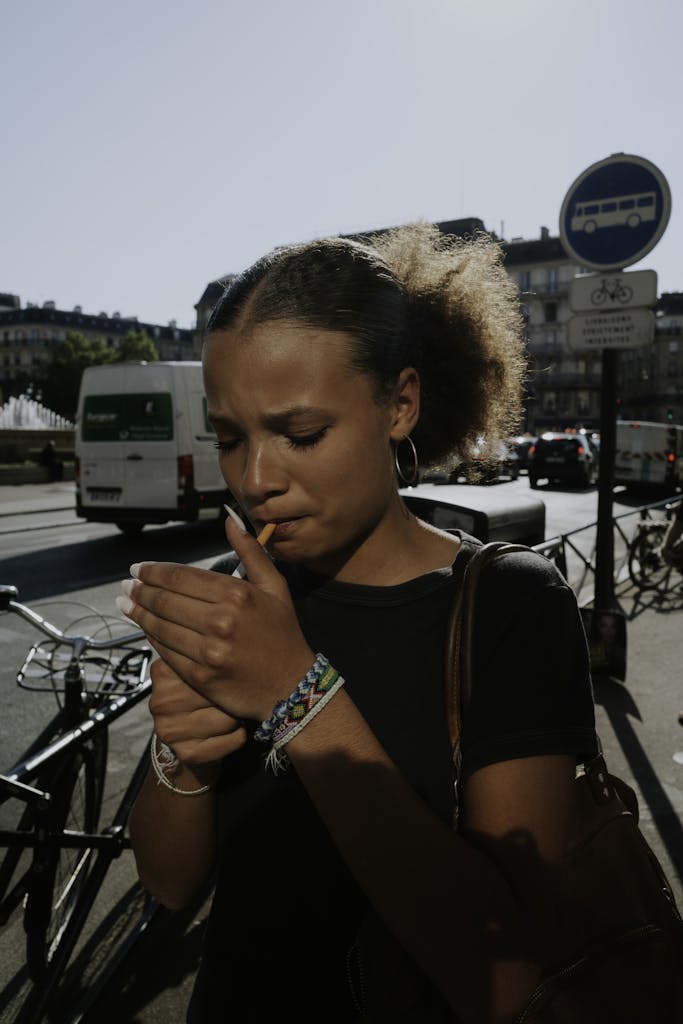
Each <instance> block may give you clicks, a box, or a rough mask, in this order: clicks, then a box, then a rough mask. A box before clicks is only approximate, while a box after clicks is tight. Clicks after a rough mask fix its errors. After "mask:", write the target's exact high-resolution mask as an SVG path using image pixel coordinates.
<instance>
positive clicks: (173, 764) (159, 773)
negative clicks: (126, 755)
mask: <svg viewBox="0 0 683 1024" xmlns="http://www.w3.org/2000/svg"><path fill="white" fill-rule="evenodd" d="M159 742H160V743H161V741H159ZM149 753H150V759H151V761H152V768H153V769H154V774H155V775H156V777H157V786H158V785H159V783H162V784H163V785H164V786H166V788H167V789H170V790H171V792H172V793H179V794H180V795H181V796H199V795H200V794H201V793H208V791H209V790H210V789H211V786H200V787H199V789H178V787H177V786H174V785H173V783H172V782H171V781H170V779H169V778H168V776H167V774H166V773H167V772H169V771H173V770H174V769H175V768H177V767H178V765H179V764H180V762H179V760H178V758H177V757H176V755H175V754H174V753H173V751H172V750H171V748H170V747H169V746H168V745H167V744H166V743H161V750H160V751H159V752H157V735H156V733H152V741H151V743H150V747H149Z"/></svg>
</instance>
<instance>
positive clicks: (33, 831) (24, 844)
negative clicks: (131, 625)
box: [0, 587, 158, 1024]
mask: <svg viewBox="0 0 683 1024" xmlns="http://www.w3.org/2000/svg"><path fill="white" fill-rule="evenodd" d="M15 597H16V590H15V589H14V588H10V587H0V609H6V610H9V611H13V612H16V613H17V614H19V615H20V616H21V617H22V618H23V619H25V620H26V621H28V622H30V623H31V624H32V625H34V626H35V627H36V628H38V629H39V630H40V631H41V632H42V633H43V634H44V635H46V636H48V637H50V638H51V639H52V640H55V641H56V642H58V643H64V644H68V645H69V646H70V647H71V652H72V653H71V657H70V659H69V662H68V664H67V665H66V668H65V670H64V675H63V680H64V688H63V693H64V701H63V704H62V706H61V707H60V709H59V710H58V712H57V713H56V715H54V716H53V718H52V719H51V721H50V722H49V723H48V724H47V726H46V727H45V728H44V729H43V730H42V731H41V733H40V735H39V736H38V737H36V739H35V740H33V742H32V743H31V744H30V745H29V747H28V748H27V749H26V751H25V752H24V753H23V754H22V756H21V757H20V759H19V760H18V761H17V762H16V763H15V764H14V765H13V766H12V767H11V768H10V769H9V770H8V771H7V772H6V773H4V774H0V804H4V803H6V802H7V801H8V800H10V799H15V800H18V801H20V802H21V803H23V804H24V805H25V807H26V808H27V809H28V808H30V810H31V815H30V819H29V821H30V828H20V829H2V830H0V848H4V849H6V850H7V851H8V856H7V857H5V858H4V859H3V860H2V862H0V923H3V924H4V923H5V922H6V921H7V920H8V918H9V916H10V914H12V913H13V912H14V910H15V909H16V908H17V907H18V906H19V905H20V904H21V903H22V901H23V900H24V898H25V897H26V896H29V894H30V893H31V892H32V889H33V886H34V885H36V884H37V885H39V884H40V874H41V871H42V870H43V866H44V865H45V864H46V863H49V862H50V859H51V858H54V857H55V851H59V850H78V851H82V852H83V856H82V857H81V858H79V861H78V863H79V867H78V872H79V877H80V878H81V879H82V881H81V882H80V883H79V884H80V886H81V887H80V888H79V890H78V892H77V898H76V899H75V901H74V903H73V908H72V910H71V911H70V914H69V916H68V919H66V920H65V921H64V920H58V922H57V924H58V929H57V932H56V939H55V940H54V945H53V946H52V947H51V955H50V957H49V958H47V959H46V963H45V967H44V968H43V969H42V970H41V972H40V974H39V976H38V977H37V978H35V977H34V979H33V984H32V987H31V990H30V992H29V994H28V997H27V999H26V1000H25V1002H24V1004H23V1006H22V1008H21V1010H20V1011H19V1013H20V1016H19V1018H18V1019H20V1020H21V1021H22V1024H39V1022H41V1021H42V1020H43V1015H44V1014H45V1012H46V1011H47V1010H48V1009H50V1007H51V1006H52V1004H53V1001H54V999H55V997H56V996H57V995H58V989H59V985H60V982H61V980H62V978H63V975H64V973H65V971H66V968H67V966H68V965H69V962H70V959H71V957H72V955H73V953H74V951H75V949H76V947H77V944H78V941H79V939H80V937H81V935H82V932H83V929H84V926H85V924H86V921H87V919H88V916H89V914H90V911H91V909H92V907H93V904H94V903H95V900H96V898H97V895H98V893H99V891H100V889H101V886H102V883H103V880H104V878H105V876H106V874H107V871H108V870H109V867H110V866H111V863H112V861H113V860H114V859H116V858H117V857H119V856H120V855H121V853H122V852H123V851H124V850H125V849H128V848H130V845H131V844H130V840H129V839H128V838H127V836H126V834H125V827H126V822H127V820H128V817H129V814H130V811H131V809H132V806H133V803H134V801H135V798H136V796H137V794H138V792H139V790H140V787H141V786H142V782H143V780H144V777H145V775H146V773H147V768H148V754H147V744H145V746H144V748H143V751H142V753H141V755H140V758H139V760H138V763H137V765H136V767H135V769H134V771H133V773H132V776H131V778H130V779H129V781H128V784H127V786H126V787H125V791H124V793H123V795H122V796H121V798H120V799H119V800H118V803H117V805H116V808H115V810H114V812H113V814H111V815H108V819H107V821H108V823H107V824H106V825H105V826H104V827H100V828H99V831H97V832H86V831H79V830H73V829H67V828H65V827H64V828H59V829H57V830H55V829H54V827H51V818H50V812H51V807H52V804H53V802H54V796H53V793H51V792H50V791H49V789H48V788H46V787H45V783H44V782H42V784H41V785H36V784H35V782H34V780H36V779H37V780H38V782H41V780H44V779H45V777H46V774H45V773H46V771H47V772H49V774H50V777H58V776H59V772H60V769H61V768H66V767H67V766H72V765H73V764H74V763H79V758H82V755H81V752H83V751H86V750H87V749H88V747H89V745H90V744H91V743H92V740H93V739H94V738H96V737H98V736H100V735H102V734H106V733H107V732H108V730H109V728H110V726H111V725H112V724H113V723H114V722H115V721H116V720H117V719H119V718H120V717H121V716H122V715H124V714H125V713H126V712H128V711H129V710H130V709H131V708H133V707H134V706H135V705H137V704H139V703H140V701H142V700H144V699H145V698H146V697H148V696H149V694H150V692H151V680H150V678H149V672H148V667H149V661H150V659H151V656H152V651H151V649H149V648H148V647H147V648H145V647H134V646H133V645H134V644H137V643H139V642H140V641H141V640H144V634H143V633H142V632H140V631H136V632H135V633H128V634H126V635H125V636H120V637H115V638H111V639H107V640H97V639H93V638H90V637H87V636H79V635H75V634H74V635H70V634H65V633H62V632H61V631H60V630H58V629H57V628H56V627H54V626H52V624H51V623H49V622H47V620H45V619H43V618H42V616H40V615H39V614H38V613H37V612H35V611H33V610H32V609H30V608H28V607H27V606H25V605H22V604H20V603H19V602H18V601H16V600H15ZM126 648H130V650H131V652H132V653H134V654H136V655H137V654H138V653H139V655H140V660H139V664H138V663H137V662H136V663H135V665H134V669H133V672H132V673H131V680H132V681H131V682H130V683H129V685H128V688H127V689H126V691H125V692H123V693H115V692H112V689H111V687H112V684H110V683H109V682H108V681H107V683H106V684H105V687H104V688H103V689H102V690H101V691H99V692H95V693H84V692H83V690H82V682H83V672H82V668H81V666H82V661H83V659H84V657H85V655H86V653H87V652H89V651H114V650H121V649H123V650H125V649H126ZM37 649H38V645H34V646H33V647H32V648H31V650H30V652H29V655H28V656H27V659H26V660H25V661H24V664H23V666H22V669H21V670H20V671H19V673H18V676H17V681H18V682H19V683H20V685H21V682H22V671H23V670H24V669H25V667H26V665H27V664H28V663H29V661H30V660H31V657H32V655H33V653H34V652H35V651H36V650H37ZM124 659H125V656H124ZM124 659H122V660H120V661H119V662H117V663H116V667H115V671H124V670H122V669H121V665H122V664H125V660H124ZM50 668H51V664H50ZM113 685H115V684H113ZM91 749H92V748H91ZM104 749H105V750H106V747H105V748H104ZM105 756H106V755H105ZM80 763H81V764H83V760H82V759H81V760H80ZM101 778H103V776H101ZM22 821H23V819H22ZM12 849H14V850H18V851H22V850H29V851H31V852H32V859H31V863H30V864H29V866H28V867H27V868H25V869H23V868H22V871H21V872H20V877H18V878H16V877H15V875H16V870H15V869H16V867H17V864H18V861H17V859H16V857H13V858H12V859H9V860H8V858H9V851H10V850H12ZM53 863H54V861H53ZM53 870H54V869H53ZM157 909H158V904H157V903H156V901H154V900H152V899H151V898H150V897H145V907H144V909H143V912H142V914H141V916H140V918H139V920H137V921H136V926H135V929H134V932H133V933H132V934H130V935H128V936H127V938H126V941H125V943H124V944H122V945H120V946H119V948H118V950H117V953H116V956H115V957H113V958H111V960H110V961H109V960H108V961H107V966H106V968H105V971H104V972H103V973H102V974H101V975H100V977H99V978H98V983H97V985H96V987H95V989H94V990H93V991H92V992H91V993H90V996H91V997H92V996H94V995H96V994H97V992H99V991H100V989H101V987H102V985H103V984H104V983H105V982H106V981H107V979H108V978H109V977H110V976H111V973H112V972H113V971H114V970H115V968H116V967H117V966H118V964H119V963H120V961H121V958H122V957H123V956H124V955H125V953H126V952H127V950H128V948H129V947H130V945H131V943H132V942H133V941H135V939H136V938H137V937H138V936H139V935H140V934H141V932H142V931H143V930H144V929H145V928H146V927H147V924H148V923H149V921H150V920H151V919H152V916H153V915H154V913H155V912H156V910H157ZM25 926H26V928H27V937H28V929H29V927H30V926H29V925H28V923H27V921H26V919H25ZM69 1012H70V1013H71V1006H70V1007H69ZM70 1019H76V1018H73V1017H71V1018H70Z"/></svg>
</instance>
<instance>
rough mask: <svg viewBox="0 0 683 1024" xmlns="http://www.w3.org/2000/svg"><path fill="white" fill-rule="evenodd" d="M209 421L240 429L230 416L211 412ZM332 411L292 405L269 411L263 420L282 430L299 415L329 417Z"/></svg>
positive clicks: (232, 428) (214, 424)
mask: <svg viewBox="0 0 683 1024" xmlns="http://www.w3.org/2000/svg"><path fill="white" fill-rule="evenodd" d="M207 415H208V418H209V421H210V422H211V423H212V424H213V426H214V428H218V427H220V428H221V429H223V430H226V431H230V430H232V431H236V430H237V429H238V426H237V424H236V423H235V421H234V420H231V419H230V417H229V416H220V415H213V414H212V413H211V412H209V413H208V414H207ZM330 415H331V413H330V412H329V411H328V410H327V409H323V408H321V407H320V406H315V405H292V406H290V407H289V408H287V409H281V410H280V411H278V412H271V413H268V414H267V415H265V416H264V417H263V422H264V423H265V424H266V426H267V427H269V428H270V429H271V430H282V428H283V427H286V426H288V425H289V423H290V422H291V421H292V420H294V419H296V418H297V417H299V416H300V417H303V418H305V417H309V418H314V417H316V416H324V417H329V416H330Z"/></svg>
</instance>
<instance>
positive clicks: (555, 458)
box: [546, 455, 564, 462]
mask: <svg viewBox="0 0 683 1024" xmlns="http://www.w3.org/2000/svg"><path fill="white" fill-rule="evenodd" d="M546 462H564V458H563V456H562V455H549V456H548V458H547V459H546Z"/></svg>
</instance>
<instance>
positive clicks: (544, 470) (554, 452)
mask: <svg viewBox="0 0 683 1024" xmlns="http://www.w3.org/2000/svg"><path fill="white" fill-rule="evenodd" d="M599 456H600V453H599V449H598V448H597V446H596V445H594V444H593V442H592V441H591V439H590V438H589V437H588V436H587V435H586V434H563V433H553V432H552V431H549V432H548V433H545V434H541V436H540V437H539V438H537V440H536V444H535V445H534V449H533V454H532V456H531V462H530V463H529V485H530V486H531V487H538V481H539V480H543V479H545V480H547V481H548V483H554V482H557V483H561V484H569V485H570V486H574V487H590V486H591V484H594V483H595V482H596V481H597V479H598V464H599Z"/></svg>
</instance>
